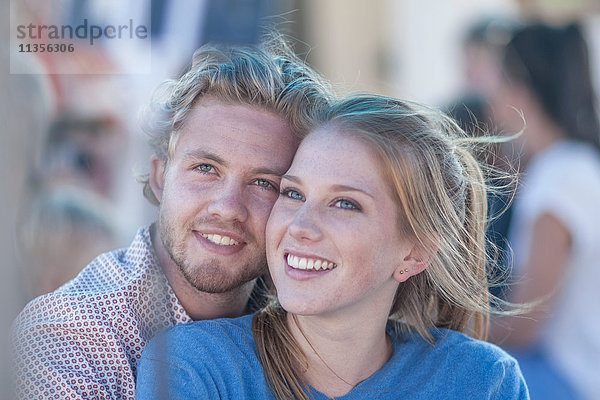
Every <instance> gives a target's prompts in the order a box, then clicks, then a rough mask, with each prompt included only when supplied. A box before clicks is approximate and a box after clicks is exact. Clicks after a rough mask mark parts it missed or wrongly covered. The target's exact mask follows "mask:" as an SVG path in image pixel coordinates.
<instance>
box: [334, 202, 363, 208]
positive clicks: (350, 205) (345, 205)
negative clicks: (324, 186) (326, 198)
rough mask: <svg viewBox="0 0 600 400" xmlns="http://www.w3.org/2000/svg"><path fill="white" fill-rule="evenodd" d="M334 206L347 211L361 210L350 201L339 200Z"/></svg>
mask: <svg viewBox="0 0 600 400" xmlns="http://www.w3.org/2000/svg"><path fill="white" fill-rule="evenodd" d="M334 206H336V207H338V208H343V209H345V210H360V208H359V207H358V206H357V205H356V204H354V203H352V202H351V201H348V200H343V199H342V200H338V201H336V202H335V204H334Z"/></svg>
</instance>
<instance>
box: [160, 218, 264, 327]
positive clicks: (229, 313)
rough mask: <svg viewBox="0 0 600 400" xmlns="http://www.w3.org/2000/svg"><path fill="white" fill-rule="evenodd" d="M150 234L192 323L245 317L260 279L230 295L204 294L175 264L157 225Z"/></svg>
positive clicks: (167, 275) (171, 284)
mask: <svg viewBox="0 0 600 400" xmlns="http://www.w3.org/2000/svg"><path fill="white" fill-rule="evenodd" d="M150 234H151V237H152V247H153V248H154V252H155V253H156V256H157V259H158V263H159V266H160V268H161V269H162V271H163V273H164V274H165V276H166V278H167V281H168V282H169V285H170V286H171V289H173V292H174V293H175V296H177V299H178V300H179V303H180V304H181V306H182V307H183V308H184V309H185V311H186V313H187V314H188V315H189V316H190V318H191V319H192V320H194V321H198V320H203V319H215V318H234V317H239V316H241V315H244V313H245V310H246V304H247V303H248V298H249V297H250V293H251V292H252V289H253V288H254V283H255V281H256V280H252V281H250V282H247V283H245V284H244V285H242V286H240V287H238V288H236V289H234V290H232V291H229V292H226V293H207V292H202V291H200V290H198V289H196V288H195V287H194V286H192V284H191V283H190V282H188V280H187V279H186V278H185V276H183V273H182V272H181V270H180V269H179V267H178V266H177V265H176V264H175V262H173V260H172V259H171V256H170V255H169V253H168V252H167V250H166V249H165V247H164V245H163V243H162V240H161V239H160V237H159V236H158V232H157V231H156V224H154V225H152V228H151V230H150Z"/></svg>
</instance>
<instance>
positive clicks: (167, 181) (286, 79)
mask: <svg viewBox="0 0 600 400" xmlns="http://www.w3.org/2000/svg"><path fill="white" fill-rule="evenodd" d="M275 36H276V35H275ZM330 97H331V95H330V93H329V89H328V86H327V85H326V84H325V83H324V82H323V81H322V79H321V78H320V77H319V76H318V75H317V74H316V73H315V72H314V71H312V70H311V69H310V68H309V67H308V66H306V65H305V64H304V63H303V62H302V61H301V60H300V59H298V58H297V57H296V56H295V55H294V54H293V53H292V52H291V49H290V48H289V47H288V46H287V44H286V43H285V42H284V41H283V40H281V39H279V37H274V38H273V39H272V40H269V41H268V42H267V43H263V44H262V45H261V46H252V47H250V46H226V45H216V46H211V45H207V46H205V47H202V48H201V49H200V50H198V51H197V52H196V53H195V54H194V58H193V62H192V64H191V66H190V67H189V69H188V71H187V72H186V73H185V74H183V75H182V76H181V77H179V78H178V79H174V80H169V81H167V82H165V83H164V84H163V85H161V86H160V88H159V90H158V91H157V94H156V97H155V99H154V101H153V103H152V109H153V110H154V111H156V113H155V115H153V116H152V117H153V118H150V119H149V120H147V121H145V122H146V123H147V126H146V128H147V133H148V134H149V136H150V144H151V146H152V148H153V151H154V156H152V158H151V160H150V163H149V164H150V165H149V166H150V173H149V174H148V175H147V176H146V177H144V179H143V183H144V194H145V196H146V197H147V198H148V200H150V202H152V203H153V204H154V205H157V206H158V221H157V222H156V223H154V224H150V225H147V226H143V227H141V228H140V229H139V230H138V233H137V235H136V236H135V238H134V240H133V242H132V244H131V245H130V246H129V247H128V248H125V249H121V250H115V251H113V252H108V253H105V254H102V255H100V256H98V257H97V258H96V259H95V260H93V261H92V262H91V263H90V264H89V265H88V266H87V267H86V268H84V269H83V271H82V272H81V273H80V274H79V275H78V276H77V277H76V278H75V279H73V280H72V281H70V282H69V283H67V284H66V285H63V286H62V287H61V288H59V289H57V290H56V291H54V292H52V293H49V294H47V295H44V296H41V297H38V298H37V299H35V300H33V301H32V302H30V303H29V304H28V305H27V306H26V307H25V309H24V310H23V311H22V312H21V314H20V315H19V318H18V319H17V321H16V324H15V348H14V351H15V354H16V357H17V360H16V361H17V365H16V368H17V382H16V383H17V386H18V390H19V393H18V395H19V398H23V399H32V398H36V399H46V398H72V399H81V400H83V399H86V400H87V399H127V400H133V399H134V398H135V377H136V371H137V363H138V360H139V358H140V356H141V353H142V350H143V349H144V347H145V345H146V343H147V342H148V341H149V340H150V339H151V338H152V337H153V336H154V335H155V334H156V333H157V332H159V331H160V330H162V329H164V328H166V327H169V326H173V325H177V324H182V323H186V322H190V321H193V320H200V319H211V318H217V317H225V316H239V315H242V314H244V313H247V312H249V311H251V310H252V309H253V307H255V306H256V305H255V304H254V303H253V301H252V299H251V298H250V294H251V292H252V291H253V289H254V287H255V282H256V281H257V278H259V277H260V276H261V275H262V274H263V273H265V272H266V260H265V257H266V256H265V240H264V230H265V225H266V222H267V218H268V215H269V212H270V210H271V207H272V205H273V203H274V201H275V199H276V198H277V196H278V193H279V180H280V177H281V175H282V174H283V173H284V172H285V171H286V170H287V168H288V167H289V165H290V163H291V161H292V157H293V155H294V152H295V150H296V147H297V144H298V138H299V137H302V136H303V135H304V134H305V133H306V131H307V129H308V126H309V125H310V124H311V123H312V119H313V116H314V115H315V114H316V113H317V112H318V111H320V110H322V109H323V108H325V107H326V106H327V105H328V104H329V101H330ZM92 126H95V125H92ZM66 128H68V129H61V130H60V134H59V135H58V138H59V139H60V138H64V137H70V136H71V135H75V136H74V137H73V139H75V138H78V139H77V140H79V139H81V140H83V143H87V144H90V145H91V144H93V143H95V142H94V140H93V139H90V135H91V133H90V129H91V128H90V124H89V121H88V122H86V124H83V125H81V124H79V123H76V120H75V121H68V123H67V124H66ZM92 132H93V130H92ZM82 135H83V136H82ZM71 142H72V143H77V141H74V140H72V141H71ZM56 143H58V145H59V147H62V146H63V143H68V142H65V141H63V140H62V139H61V140H58V139H57V141H56ZM86 146H87V145H85V146H84V145H83V144H82V145H81V146H80V147H79V149H86V148H87V147H86ZM67 150H69V151H67ZM65 151H67V154H71V152H70V149H69V146H66V147H65ZM75 154H76V155H77V156H75V157H73V156H72V155H71V156H69V157H66V158H65V159H66V160H67V161H68V160H70V161H71V162H72V161H73V160H75V162H74V165H82V166H83V167H84V168H83V172H84V173H85V174H88V175H90V176H89V177H88V178H90V182H95V185H96V187H97V190H99V191H102V188H103V187H104V185H103V181H102V180H101V179H100V180H95V179H93V176H94V175H93V173H92V171H91V170H90V168H89V166H90V165H93V163H91V160H92V159H91V158H88V156H89V157H91V156H92V155H93V154H94V153H93V152H87V153H85V154H87V155H86V156H85V157H82V154H83V153H81V152H75ZM58 161H60V160H58ZM80 161H81V162H80ZM57 164H58V165H60V164H61V163H57ZM57 171H60V168H59V169H57ZM74 178H75V177H73V179H74ZM74 245H76V244H74Z"/></svg>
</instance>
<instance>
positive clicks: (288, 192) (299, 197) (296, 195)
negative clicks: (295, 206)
mask: <svg viewBox="0 0 600 400" xmlns="http://www.w3.org/2000/svg"><path fill="white" fill-rule="evenodd" d="M281 194H282V195H283V196H286V197H289V198H290V199H294V200H300V201H304V196H302V195H301V194H300V193H298V192H297V191H295V190H294V189H284V190H282V191H281Z"/></svg>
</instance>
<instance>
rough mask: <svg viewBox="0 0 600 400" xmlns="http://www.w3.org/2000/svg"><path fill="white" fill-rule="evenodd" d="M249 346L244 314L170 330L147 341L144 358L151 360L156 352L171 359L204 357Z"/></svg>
mask: <svg viewBox="0 0 600 400" xmlns="http://www.w3.org/2000/svg"><path fill="white" fill-rule="evenodd" d="M253 346H254V339H253V336H252V315H245V316H243V317H239V318H220V319H214V320H204V321H194V322H190V323H187V324H183V325H176V326H173V327H170V328H168V329H166V330H165V331H163V332H161V333H160V334H158V335H157V336H156V337H155V338H154V339H152V340H151V341H150V343H149V344H148V347H147V348H146V350H145V351H144V355H145V356H147V357H148V356H150V357H152V356H154V355H155V354H156V353H157V352H160V353H161V354H167V355H168V357H169V358H171V359H173V358H187V357H190V356H194V355H197V354H198V352H199V351H200V352H204V354H223V353H232V352H236V353H237V352H245V351H253ZM165 349H167V352H165ZM191 349H193V351H191ZM217 349H218V350H219V351H218V352H215V350H217Z"/></svg>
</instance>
